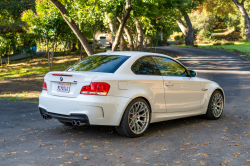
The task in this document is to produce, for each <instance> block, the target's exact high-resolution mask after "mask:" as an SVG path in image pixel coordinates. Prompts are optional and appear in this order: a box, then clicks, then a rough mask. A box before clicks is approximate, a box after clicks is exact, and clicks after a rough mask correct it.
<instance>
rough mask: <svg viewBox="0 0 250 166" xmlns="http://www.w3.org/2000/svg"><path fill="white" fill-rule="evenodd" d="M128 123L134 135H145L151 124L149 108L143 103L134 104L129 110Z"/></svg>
mask: <svg viewBox="0 0 250 166" xmlns="http://www.w3.org/2000/svg"><path fill="white" fill-rule="evenodd" d="M128 122H129V128H130V129H131V131H132V132H133V133H135V134H141V133H143V132H144V131H145V129H146V128H147V126H148V123H149V109H148V106H147V105H146V104H145V103H144V102H141V101H138V102H136V103H134V105H133V106H132V107H131V108H130V110H129V116H128Z"/></svg>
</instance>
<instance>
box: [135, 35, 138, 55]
mask: <svg viewBox="0 0 250 166" xmlns="http://www.w3.org/2000/svg"><path fill="white" fill-rule="evenodd" d="M137 42H138V33H137V31H136V33H135V43H134V49H135V51H138V45H137Z"/></svg>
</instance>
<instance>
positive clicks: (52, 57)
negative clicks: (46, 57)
mask: <svg viewBox="0 0 250 166" xmlns="http://www.w3.org/2000/svg"><path fill="white" fill-rule="evenodd" d="M55 43H56V39H54V40H53V43H52V53H51V54H50V57H51V64H50V71H53V59H54V53H55Z"/></svg>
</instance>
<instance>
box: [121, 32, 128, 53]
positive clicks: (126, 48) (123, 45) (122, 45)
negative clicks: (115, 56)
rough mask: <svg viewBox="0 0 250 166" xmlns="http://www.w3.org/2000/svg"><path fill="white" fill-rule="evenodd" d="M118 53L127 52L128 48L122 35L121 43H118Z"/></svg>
mask: <svg viewBox="0 0 250 166" xmlns="http://www.w3.org/2000/svg"><path fill="white" fill-rule="evenodd" d="M120 51H128V46H127V43H126V40H125V39H124V36H123V35H122V36H121V41H120Z"/></svg>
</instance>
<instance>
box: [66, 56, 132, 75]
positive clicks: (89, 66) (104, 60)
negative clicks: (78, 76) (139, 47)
mask: <svg viewBox="0 0 250 166" xmlns="http://www.w3.org/2000/svg"><path fill="white" fill-rule="evenodd" d="M129 57H130V56H122V55H95V56H89V57H86V58H84V59H83V60H81V61H79V62H77V63H76V64H74V65H73V66H71V67H70V68H68V69H67V70H66V71H91V72H103V73H114V72H115V71H116V70H117V69H118V68H119V67H120V66H121V65H122V64H123V63H124V62H125V61H126V60H127V59H128V58H129Z"/></svg>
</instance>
